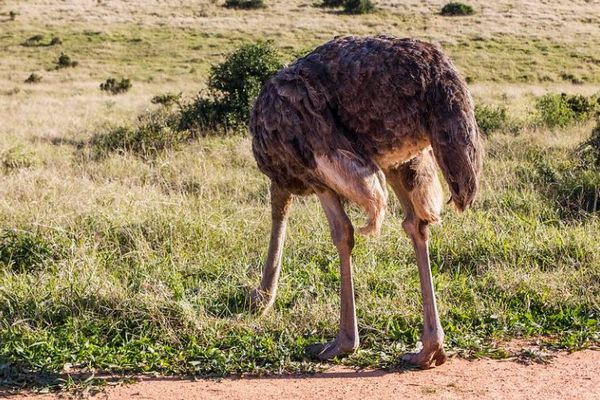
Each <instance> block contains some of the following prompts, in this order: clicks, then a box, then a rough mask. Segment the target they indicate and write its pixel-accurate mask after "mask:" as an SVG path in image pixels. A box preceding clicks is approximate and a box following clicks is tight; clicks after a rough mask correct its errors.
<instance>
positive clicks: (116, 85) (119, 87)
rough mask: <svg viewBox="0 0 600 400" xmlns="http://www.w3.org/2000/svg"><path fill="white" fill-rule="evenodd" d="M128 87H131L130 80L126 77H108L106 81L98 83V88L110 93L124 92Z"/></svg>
mask: <svg viewBox="0 0 600 400" xmlns="http://www.w3.org/2000/svg"><path fill="white" fill-rule="evenodd" d="M129 89H131V81H130V80H129V79H126V78H122V79H121V80H120V81H117V80H116V79H115V78H108V79H107V80H106V82H104V83H101V84H100V90H102V91H104V92H109V93H111V94H119V93H125V92H127V91H128V90H129Z"/></svg>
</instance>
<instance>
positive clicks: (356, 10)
mask: <svg viewBox="0 0 600 400" xmlns="http://www.w3.org/2000/svg"><path fill="white" fill-rule="evenodd" d="M373 10H375V5H373V3H372V2H371V0H345V1H344V12H345V13H346V14H367V13H370V12H372V11H373Z"/></svg>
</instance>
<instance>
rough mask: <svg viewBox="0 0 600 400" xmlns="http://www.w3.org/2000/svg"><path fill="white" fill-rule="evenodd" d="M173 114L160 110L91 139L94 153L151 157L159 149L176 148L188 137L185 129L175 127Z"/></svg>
mask: <svg viewBox="0 0 600 400" xmlns="http://www.w3.org/2000/svg"><path fill="white" fill-rule="evenodd" d="M178 125H179V120H178V117H177V115H175V114H173V113H170V112H169V111H168V110H164V109H160V110H158V111H154V112H148V113H145V114H142V115H141V116H140V117H138V121H137V123H136V124H135V126H120V127H116V128H114V129H112V130H110V131H109V132H107V133H103V134H99V135H96V136H94V137H93V138H92V140H91V146H92V149H93V151H94V156H95V157H97V158H101V157H104V156H106V155H107V154H108V153H111V152H121V153H127V152H131V153H134V154H136V155H138V156H141V157H143V158H152V157H154V156H156V155H157V154H158V153H160V152H161V151H163V150H166V149H177V148H178V147H179V146H180V145H181V144H182V143H184V142H186V141H188V140H189V139H190V138H191V133H190V132H189V131H188V130H184V129H179V126H178Z"/></svg>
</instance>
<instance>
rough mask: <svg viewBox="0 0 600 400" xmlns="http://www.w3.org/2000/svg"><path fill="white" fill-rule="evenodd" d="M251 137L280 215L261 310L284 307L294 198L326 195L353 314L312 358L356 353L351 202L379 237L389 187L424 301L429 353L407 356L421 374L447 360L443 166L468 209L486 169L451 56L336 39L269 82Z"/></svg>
mask: <svg viewBox="0 0 600 400" xmlns="http://www.w3.org/2000/svg"><path fill="white" fill-rule="evenodd" d="M250 131H251V133H252V136H253V140H252V149H253V153H254V157H255V158H256V161H257V164H258V167H259V169H260V170H261V171H262V172H263V173H264V174H266V175H267V176H268V177H269V178H270V179H271V186H270V190H271V217H272V231H271V238H270V243H269V248H268V254H267V259H266V263H265V266H264V269H263V276H262V280H261V283H260V286H259V287H257V288H255V289H253V290H252V292H251V295H250V301H251V305H252V307H253V309H255V310H257V311H259V310H262V311H263V312H264V311H265V310H267V309H269V308H270V307H271V306H272V305H273V302H274V301H275V295H276V292H277V281H278V278H279V273H280V268H281V257H282V248H283V242H284V237H285V228H286V221H287V217H288V212H289V209H290V205H291V202H292V197H293V196H294V195H308V194H313V193H314V194H316V195H317V196H318V198H319V201H320V203H321V205H322V207H323V209H324V211H325V215H326V217H327V220H328V223H329V226H330V231H331V237H332V240H333V243H334V245H335V247H336V248H337V251H338V255H339V260H340V275H341V290H340V296H341V307H340V325H339V332H338V334H337V336H336V338H335V339H334V340H332V341H330V342H327V343H317V344H314V345H310V346H308V348H307V351H308V352H309V353H310V354H312V355H313V356H316V357H318V358H320V359H323V360H325V359H329V358H332V357H334V356H338V355H342V354H345V353H350V352H352V351H354V350H356V348H357V347H358V345H359V337H358V327H357V322H356V311H355V304H354V289H353V283H352V261H351V252H352V249H353V246H354V228H353V226H352V223H351V221H350V219H349V218H348V215H347V214H346V212H345V211H344V207H343V200H350V201H352V202H355V203H356V204H358V205H359V206H360V207H361V208H363V209H364V210H365V212H366V214H367V216H368V220H367V223H366V225H365V226H364V227H361V228H360V229H359V231H360V233H362V234H364V235H368V234H376V233H378V232H379V230H380V228H381V224H382V221H383V217H384V212H385V208H386V203H387V190H386V182H387V184H389V185H390V186H391V188H392V189H393V191H394V192H395V194H396V196H397V197H398V199H399V201H400V203H401V206H402V209H403V213H404V221H403V223H402V227H403V229H404V230H405V231H406V233H407V234H408V236H409V237H410V239H411V241H412V244H413V247H414V250H415V253H416V262H417V266H418V270H419V278H420V283H421V292H422V296H423V314H424V317H423V332H422V336H421V342H422V345H423V347H422V349H421V350H420V351H419V352H416V353H410V354H407V355H405V356H404V360H405V361H407V362H409V363H412V364H414V365H416V366H418V367H420V368H429V367H430V366H431V365H432V364H434V363H435V365H441V364H442V363H444V362H445V361H446V359H447V356H446V354H445V353H444V347H443V340H444V332H443V330H442V326H441V324H440V320H439V316H438V311H437V306H436V301H435V295H434V291H433V283H432V276H431V268H430V264H429V250H428V239H429V229H428V226H429V224H433V223H436V222H438V221H439V220H440V212H441V209H442V204H443V193H442V188H441V185H440V183H439V180H438V177H437V166H439V167H440V169H441V171H442V173H443V175H444V178H445V180H446V182H447V183H448V186H449V191H450V194H451V200H452V201H453V202H454V204H455V205H456V207H457V209H458V210H459V211H463V210H464V209H466V208H467V207H468V206H470V205H471V203H472V202H473V199H474V197H475V194H476V192H477V189H478V185H479V175H480V171H481V166H482V148H481V144H480V136H479V131H478V128H477V124H476V122H475V118H474V112H473V102H472V100H471V96H470V94H469V92H468V90H467V87H466V84H465V82H464V80H463V79H462V78H461V77H460V75H459V74H458V72H457V70H456V68H455V67H454V65H453V64H452V62H451V61H450V60H449V59H448V57H446V56H445V55H444V54H443V53H442V52H441V50H440V49H439V48H438V47H436V46H434V45H432V44H429V43H426V42H422V41H418V40H412V39H398V38H394V37H388V36H375V37H353V36H351V37H343V38H335V39H334V40H332V41H330V42H327V43H325V44H323V45H321V46H320V47H318V48H316V49H315V50H313V51H312V52H311V53H309V54H308V55H306V56H304V57H302V58H300V59H298V60H297V61H296V62H294V63H293V64H291V65H289V66H287V67H284V68H283V69H281V70H280V71H278V72H277V73H276V74H275V75H274V76H273V77H271V79H270V80H269V81H267V82H266V83H265V85H264V87H263V88H262V90H261V92H260V94H259V96H258V98H257V100H256V103H255V105H254V108H253V111H252V114H251V118H250ZM436 164H437V165H436Z"/></svg>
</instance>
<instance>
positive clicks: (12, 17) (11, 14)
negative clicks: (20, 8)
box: [8, 10, 19, 21]
mask: <svg viewBox="0 0 600 400" xmlns="http://www.w3.org/2000/svg"><path fill="white" fill-rule="evenodd" d="M17 15H19V14H18V13H17V12H16V11H13V10H11V11H9V12H8V18H9V19H10V20H11V21H14V20H15V19H17Z"/></svg>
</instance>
